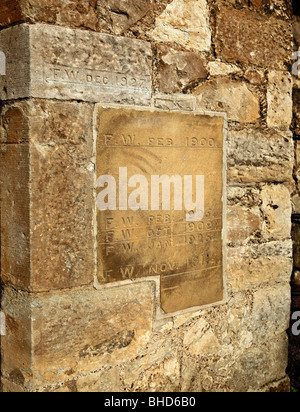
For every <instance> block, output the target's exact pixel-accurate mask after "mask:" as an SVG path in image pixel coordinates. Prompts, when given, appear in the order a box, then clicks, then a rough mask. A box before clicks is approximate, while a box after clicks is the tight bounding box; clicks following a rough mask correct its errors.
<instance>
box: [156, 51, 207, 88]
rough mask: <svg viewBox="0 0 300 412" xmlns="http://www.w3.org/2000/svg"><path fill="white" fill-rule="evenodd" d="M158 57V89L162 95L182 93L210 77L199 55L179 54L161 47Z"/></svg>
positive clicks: (190, 53)
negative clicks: (195, 83)
mask: <svg viewBox="0 0 300 412" xmlns="http://www.w3.org/2000/svg"><path fill="white" fill-rule="evenodd" d="M158 56H159V69H158V89H159V91H160V92H162V93H177V92H182V90H183V89H185V88H186V87H188V86H191V85H192V84H193V83H194V82H197V81H200V80H202V79H205V78H206V77H207V75H208V71H207V69H206V67H205V62H204V59H203V58H202V57H201V56H200V55H198V54H197V53H192V52H178V51H176V50H173V49H170V47H167V46H160V47H159V50H158Z"/></svg>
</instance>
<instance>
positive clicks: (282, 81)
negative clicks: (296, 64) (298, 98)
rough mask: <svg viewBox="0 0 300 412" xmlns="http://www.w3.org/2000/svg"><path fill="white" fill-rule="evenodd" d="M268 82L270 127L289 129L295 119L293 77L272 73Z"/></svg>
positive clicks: (268, 120) (268, 119)
mask: <svg viewBox="0 0 300 412" xmlns="http://www.w3.org/2000/svg"><path fill="white" fill-rule="evenodd" d="M268 80H269V86H268V93H267V100H268V116H267V123H268V126H269V127H274V128H278V129H289V128H290V126H291V123H292V118H293V80H292V76H291V74H289V73H282V72H277V71H271V72H270V73H269V76H268Z"/></svg>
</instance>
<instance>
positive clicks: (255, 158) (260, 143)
mask: <svg viewBox="0 0 300 412" xmlns="http://www.w3.org/2000/svg"><path fill="white" fill-rule="evenodd" d="M227 153H228V156H227V159H228V163H227V164H228V179H229V181H230V182H236V183H258V182H285V181H287V180H290V179H291V177H292V175H293V162H294V144H293V135H292V133H291V132H281V131H277V132H272V133H270V132H263V131H262V130H259V129H257V128H255V129H248V130H239V131H234V130H230V131H229V133H228V146H227Z"/></svg>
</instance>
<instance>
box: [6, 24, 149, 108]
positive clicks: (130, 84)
mask: <svg viewBox="0 0 300 412" xmlns="http://www.w3.org/2000/svg"><path fill="white" fill-rule="evenodd" d="M0 50H1V51H2V52H4V53H5V54H6V57H7V70H6V72H7V76H3V77H0V98H4V99H16V98H23V97H36V98H44V99H59V100H70V99H72V100H80V101H87V102H104V103H130V104H137V105H143V106H144V105H149V104H150V101H151V96H152V50H151V45H150V44H149V43H147V42H146V41H142V40H136V39H129V38H125V37H117V36H111V35H108V34H102V33H96V32H90V31H86V30H74V29H69V28H65V27H58V26H49V25H45V24H34V25H27V24H22V25H18V26H13V27H10V28H8V29H5V30H2V31H1V32H0Z"/></svg>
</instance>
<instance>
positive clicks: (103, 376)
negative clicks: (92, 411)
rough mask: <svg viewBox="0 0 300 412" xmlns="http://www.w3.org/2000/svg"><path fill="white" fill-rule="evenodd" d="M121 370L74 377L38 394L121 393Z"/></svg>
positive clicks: (116, 368)
mask: <svg viewBox="0 0 300 412" xmlns="http://www.w3.org/2000/svg"><path fill="white" fill-rule="evenodd" d="M120 375H121V370H120V368H118V367H115V368H111V369H108V370H101V371H100V372H94V373H92V374H89V375H83V376H79V377H74V379H72V380H69V381H66V382H63V383H61V384H59V385H56V386H55V385H53V386H47V387H46V388H42V389H41V390H40V392H47V393H48V392H50V393H51V392H52V393H53V392H54V393H74V392H78V393H99V392H101V393H104V392H118V393H119V392H123V387H122V384H121V376H120Z"/></svg>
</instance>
